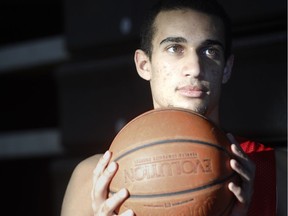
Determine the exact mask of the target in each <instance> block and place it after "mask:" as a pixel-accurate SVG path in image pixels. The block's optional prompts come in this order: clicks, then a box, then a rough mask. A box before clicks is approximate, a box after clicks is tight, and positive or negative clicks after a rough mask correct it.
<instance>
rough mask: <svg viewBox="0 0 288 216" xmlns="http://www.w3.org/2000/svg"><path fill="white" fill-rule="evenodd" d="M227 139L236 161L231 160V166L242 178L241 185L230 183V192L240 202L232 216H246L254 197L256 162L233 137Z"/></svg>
mask: <svg viewBox="0 0 288 216" xmlns="http://www.w3.org/2000/svg"><path fill="white" fill-rule="evenodd" d="M227 137H228V138H229V140H230V141H231V143H232V144H231V150H232V152H233V153H234V155H235V159H231V160H230V165H231V167H232V169H233V170H234V171H235V172H237V173H238V174H239V176H240V178H241V185H237V184H236V183H235V182H230V183H229V185H228V188H229V190H230V191H231V192H232V193H234V195H235V196H236V199H237V201H238V202H236V204H235V205H234V208H233V209H232V212H231V216H242V215H243V216H244V215H245V216H246V215H247V213H248V210H249V206H250V202H251V199H252V195H253V185H254V177H255V169H256V168H255V164H254V162H253V161H251V160H250V159H249V158H248V156H247V155H246V154H245V152H244V151H243V150H242V148H241V146H240V145H239V144H238V142H237V141H236V139H235V138H234V137H233V135H232V134H227Z"/></svg>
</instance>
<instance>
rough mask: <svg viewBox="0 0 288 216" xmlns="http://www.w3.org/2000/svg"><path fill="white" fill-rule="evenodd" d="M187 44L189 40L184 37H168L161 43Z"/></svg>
mask: <svg viewBox="0 0 288 216" xmlns="http://www.w3.org/2000/svg"><path fill="white" fill-rule="evenodd" d="M171 42H172V43H187V40H186V39H185V38H183V37H167V38H165V39H164V40H162V41H161V42H160V45H161V44H163V43H171Z"/></svg>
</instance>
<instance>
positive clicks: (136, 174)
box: [109, 108, 236, 216]
mask: <svg viewBox="0 0 288 216" xmlns="http://www.w3.org/2000/svg"><path fill="white" fill-rule="evenodd" d="M110 151H111V152H112V159H111V160H113V161H115V162H116V163H118V165H119V166H118V170H117V172H116V175H115V176H114V178H113V180H112V182H111V184H110V186H109V190H110V193H109V194H110V195H111V194H114V193H116V192H117V191H119V190H120V189H122V188H127V189H128V191H129V194H130V196H129V198H128V199H127V200H125V201H124V203H122V204H121V206H120V208H119V209H118V210H117V211H119V213H121V212H123V211H125V210H127V209H132V210H133V211H134V212H135V214H136V215H137V216H150V215H151V216H152V215H153V216H155V215H161V216H172V215H173V216H175V215H181V216H182V215H183V216H184V215H185V216H186V215H188V216H189V215H191V216H192V215H193V216H212V215H213V216H225V215H228V214H229V212H230V210H231V208H232V206H233V204H234V200H235V198H234V195H233V194H232V192H230V191H229V189H228V183H229V182H230V181H232V179H234V178H236V174H235V173H234V171H233V170H232V169H231V168H230V164H229V161H230V159H231V158H232V153H231V151H230V142H229V141H228V139H227V138H226V135H225V133H224V132H222V131H221V130H220V129H219V128H218V127H217V126H216V125H215V124H213V123H212V122H211V121H209V120H208V119H206V118H205V117H203V116H201V115H199V114H196V113H193V112H191V111H188V110H184V109H175V108H173V109H155V110H151V111H148V112H146V113H143V114H141V115H140V116H138V117H136V118H135V119H133V120H132V121H130V122H129V123H128V124H126V125H125V126H124V127H123V128H122V130H120V132H119V133H118V134H117V135H116V137H115V138H114V140H113V142H112V143H111V146H110ZM117 213H118V212H117Z"/></svg>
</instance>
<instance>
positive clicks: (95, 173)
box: [93, 151, 111, 178]
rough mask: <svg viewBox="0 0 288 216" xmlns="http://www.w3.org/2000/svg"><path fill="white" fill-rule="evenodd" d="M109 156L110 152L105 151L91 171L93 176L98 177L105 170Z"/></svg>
mask: <svg viewBox="0 0 288 216" xmlns="http://www.w3.org/2000/svg"><path fill="white" fill-rule="evenodd" d="M110 158H111V152H109V151H106V152H105V153H104V155H103V156H102V158H101V159H100V160H99V162H98V163H97V166H96V168H95V169H94V171H93V177H94V178H98V177H99V176H100V175H101V174H102V173H103V172H104V170H105V168H106V166H107V165H108V163H109V160H110Z"/></svg>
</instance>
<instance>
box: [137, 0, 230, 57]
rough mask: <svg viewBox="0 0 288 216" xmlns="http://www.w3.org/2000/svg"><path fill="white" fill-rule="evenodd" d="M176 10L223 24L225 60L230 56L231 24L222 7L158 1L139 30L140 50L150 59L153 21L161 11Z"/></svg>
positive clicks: (194, 0) (206, 0)
mask: <svg viewBox="0 0 288 216" xmlns="http://www.w3.org/2000/svg"><path fill="white" fill-rule="evenodd" d="M177 9H191V10H195V11H199V12H202V13H205V14H208V15H212V16H216V17H218V18H220V20H221V21H222V22H223V24H224V31H225V32H224V33H225V58H226V59H227V58H228V57H229V56H230V54H231V43H232V42H231V41H232V39H231V24H230V19H229V17H228V15H227V13H226V11H225V10H224V9H223V7H222V6H221V5H220V4H219V3H218V2H217V1H216V0H160V1H158V2H157V3H156V4H155V5H154V6H153V7H152V8H151V9H150V11H148V13H147V15H146V18H145V19H144V22H143V25H142V28H141V33H140V37H141V44H140V46H141V49H142V50H143V51H144V52H145V53H146V54H147V55H148V56H149V58H150V59H151V55H152V50H153V47H152V40H153V37H154V34H155V26H154V23H155V19H156V17H157V15H158V14H159V13H160V12H161V11H170V10H177Z"/></svg>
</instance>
